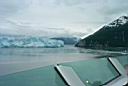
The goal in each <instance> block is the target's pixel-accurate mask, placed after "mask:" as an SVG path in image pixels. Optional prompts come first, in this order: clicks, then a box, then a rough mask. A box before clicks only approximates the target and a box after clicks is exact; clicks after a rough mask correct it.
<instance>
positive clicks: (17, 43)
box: [0, 36, 64, 48]
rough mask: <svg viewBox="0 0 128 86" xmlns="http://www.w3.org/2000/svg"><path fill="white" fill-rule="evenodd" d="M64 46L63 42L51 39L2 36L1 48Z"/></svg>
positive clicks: (0, 39) (0, 40) (0, 38)
mask: <svg viewBox="0 0 128 86" xmlns="http://www.w3.org/2000/svg"><path fill="white" fill-rule="evenodd" d="M63 46H64V42H63V41H60V40H53V39H49V38H42V37H12V36H11V37H9V36H0V48H10V47H11V48H12V47H18V48H32V47H33V48H34V47H35V48H57V47H63Z"/></svg>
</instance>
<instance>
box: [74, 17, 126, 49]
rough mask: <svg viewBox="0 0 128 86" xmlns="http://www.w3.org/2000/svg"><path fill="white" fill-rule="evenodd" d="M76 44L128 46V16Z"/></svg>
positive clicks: (107, 46) (110, 46)
mask: <svg viewBox="0 0 128 86" xmlns="http://www.w3.org/2000/svg"><path fill="white" fill-rule="evenodd" d="M76 46H78V47H86V48H98V49H99V48H102V49H108V48H119V49H120V48H128V16H121V17H119V18H118V19H116V20H115V21H113V22H112V23H110V24H108V25H105V26H103V27H102V28H101V29H100V30H98V31H97V32H95V33H94V34H92V35H90V36H88V37H86V38H84V39H82V40H80V41H79V42H78V43H77V44H76Z"/></svg>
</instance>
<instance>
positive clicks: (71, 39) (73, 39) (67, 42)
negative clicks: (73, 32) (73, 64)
mask: <svg viewBox="0 0 128 86" xmlns="http://www.w3.org/2000/svg"><path fill="white" fill-rule="evenodd" d="M51 39H55V40H61V41H63V42H64V44H65V45H73V44H75V43H77V42H78V41H79V40H80V39H79V38H78V37H55V38H51Z"/></svg>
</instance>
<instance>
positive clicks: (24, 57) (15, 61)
mask: <svg viewBox="0 0 128 86" xmlns="http://www.w3.org/2000/svg"><path fill="white" fill-rule="evenodd" d="M111 55H122V52H112V51H102V50H91V49H83V48H76V47H74V46H65V47H61V48H0V75H5V74H9V73H14V72H18V71H24V70H28V69H33V68H38V67H43V66H47V65H51V64H56V63H63V62H71V61H78V60H86V59H94V58H96V57H98V56H111ZM123 55H124V54H123ZM124 56H125V55H124ZM123 58H124V59H120V58H118V59H119V60H120V62H121V63H122V64H123V65H126V64H127V63H128V62H127V59H128V57H127V56H125V57H123Z"/></svg>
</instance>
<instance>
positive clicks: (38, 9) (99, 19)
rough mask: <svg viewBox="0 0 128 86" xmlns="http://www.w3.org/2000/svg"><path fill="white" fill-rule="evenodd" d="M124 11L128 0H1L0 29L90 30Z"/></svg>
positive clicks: (127, 7) (28, 30)
mask: <svg viewBox="0 0 128 86" xmlns="http://www.w3.org/2000/svg"><path fill="white" fill-rule="evenodd" d="M127 14H128V0H0V32H1V33H7V32H11V33H13V32H14V33H25V32H27V33H29V34H38V33H40V34H41V33H43V31H44V32H45V31H46V29H47V31H49V30H50V31H51V30H52V32H54V31H55V32H56V30H57V31H58V33H63V32H66V31H69V32H82V33H88V34H90V33H92V32H94V31H96V30H97V29H98V28H99V27H100V26H102V25H103V24H106V23H109V22H111V21H112V20H114V19H116V18H118V17H119V16H122V15H127ZM2 20H3V21H4V22H1V21H2ZM6 22H7V23H8V24H5V23H6ZM10 22H11V23H10ZM15 25H16V26H15ZM37 26H38V27H37ZM27 27H29V28H27ZM48 28H50V29H48ZM55 28H57V29H55ZM58 28H59V30H58ZM33 30H34V32H33ZM41 31H42V32H41ZM45 35H46V34H45Z"/></svg>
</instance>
